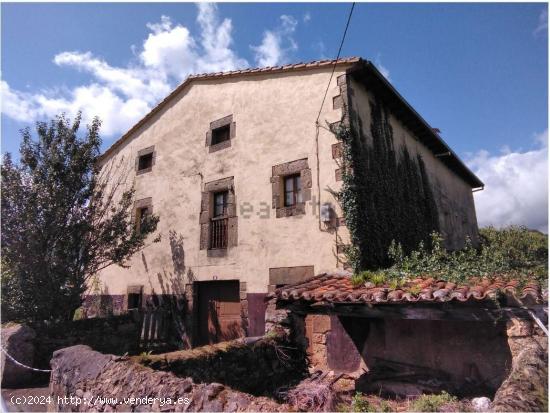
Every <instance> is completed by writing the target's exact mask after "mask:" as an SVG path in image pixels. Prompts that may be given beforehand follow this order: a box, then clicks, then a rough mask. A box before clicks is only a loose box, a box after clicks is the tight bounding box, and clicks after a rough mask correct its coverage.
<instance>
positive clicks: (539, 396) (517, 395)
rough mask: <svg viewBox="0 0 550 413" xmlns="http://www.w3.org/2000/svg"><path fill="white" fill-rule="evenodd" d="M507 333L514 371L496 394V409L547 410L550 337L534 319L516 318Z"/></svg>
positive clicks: (509, 323) (502, 410)
mask: <svg viewBox="0 0 550 413" xmlns="http://www.w3.org/2000/svg"><path fill="white" fill-rule="evenodd" d="M506 333H507V336H508V344H509V346H510V350H511V352H512V370H511V372H510V374H509V375H508V377H507V378H506V380H505V381H504V383H502V386H500V388H499V389H498V391H497V393H496V394H495V399H494V401H493V410H494V411H496V412H512V411H514V412H520V411H521V412H547V411H548V337H546V336H544V335H543V334H542V332H540V331H538V329H537V328H535V326H534V325H533V323H532V322H531V321H528V320H519V319H513V320H510V321H509V322H508V325H507V329H506Z"/></svg>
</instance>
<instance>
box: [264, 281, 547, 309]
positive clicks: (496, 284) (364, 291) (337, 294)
mask: <svg viewBox="0 0 550 413" xmlns="http://www.w3.org/2000/svg"><path fill="white" fill-rule="evenodd" d="M501 293H506V294H509V295H513V296H514V297H515V298H516V299H520V300H524V299H528V300H529V301H530V302H531V303H541V302H543V301H544V300H547V297H548V291H546V290H544V291H541V288H540V286H539V285H538V284H536V283H534V282H529V283H527V284H526V285H525V286H523V287H521V288H520V282H519V281H518V280H504V279H502V278H499V277H495V278H494V279H489V278H484V279H481V280H479V279H475V278H472V279H470V280H469V281H468V282H467V283H465V284H464V285H459V284H456V283H453V282H447V281H442V280H435V279H433V278H426V279H422V278H417V279H414V280H412V281H408V282H406V283H405V284H404V285H403V286H401V287H398V288H394V289H392V288H389V287H388V286H379V287H374V286H372V285H365V284H363V285H359V286H354V285H353V284H352V282H351V276H350V274H343V273H336V274H320V275H317V276H315V277H313V278H310V279H308V280H305V281H303V282H301V283H297V284H294V285H288V286H284V287H281V288H278V289H277V290H275V292H274V293H272V294H271V296H272V297H273V296H274V297H277V299H278V300H282V301H297V300H304V301H312V302H331V303H349V304H352V303H366V304H376V303H405V302H407V303H412V302H447V301H453V300H454V301H459V302H465V301H472V300H477V301H481V300H487V299H494V298H496V297H497V296H498V295H499V294H501Z"/></svg>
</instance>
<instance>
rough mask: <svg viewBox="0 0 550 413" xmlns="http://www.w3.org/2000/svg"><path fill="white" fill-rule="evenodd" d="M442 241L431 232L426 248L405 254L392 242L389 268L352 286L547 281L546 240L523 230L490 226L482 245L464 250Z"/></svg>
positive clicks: (358, 277) (359, 276)
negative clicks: (481, 280) (420, 279)
mask: <svg viewBox="0 0 550 413" xmlns="http://www.w3.org/2000/svg"><path fill="white" fill-rule="evenodd" d="M443 241H444V240H443V238H442V237H441V235H439V234H437V233H432V234H431V241H430V245H431V247H430V248H427V247H426V246H425V244H424V243H423V242H421V243H420V244H419V245H418V248H417V249H415V250H413V251H412V252H411V253H410V254H408V255H405V254H404V253H403V248H402V247H401V245H400V244H397V243H395V242H392V243H391V245H390V248H389V251H388V256H389V257H390V259H391V260H392V262H393V265H392V266H391V267H390V268H385V269H380V270H378V271H362V272H360V273H357V274H356V275H354V277H353V279H352V282H353V283H354V284H356V285H357V284H362V283H364V282H372V283H373V284H375V285H377V286H378V285H381V284H386V285H389V286H390V287H392V288H397V287H398V286H400V285H401V284H402V283H403V282H404V281H406V280H408V279H411V278H414V277H426V276H429V277H433V278H437V279H441V280H446V281H453V282H457V283H464V282H467V281H468V279H470V278H473V277H479V278H482V277H489V278H491V277H494V276H497V275H498V276H501V277H504V278H506V277H513V278H517V279H519V280H520V281H523V282H527V281H539V282H541V283H545V282H546V280H547V278H548V270H547V268H548V244H547V243H548V236H547V235H546V234H542V233H540V232H538V231H532V230H529V229H527V228H525V227H517V226H511V227H507V228H504V229H496V228H493V227H488V228H482V229H481V230H480V245H479V246H478V247H477V248H476V247H474V245H473V244H472V243H471V242H470V240H467V241H466V246H465V247H464V248H463V249H462V250H458V251H447V250H446V249H445V248H444V246H443Z"/></svg>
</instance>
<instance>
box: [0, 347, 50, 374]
mask: <svg viewBox="0 0 550 413" xmlns="http://www.w3.org/2000/svg"><path fill="white" fill-rule="evenodd" d="M0 350H2V353H4V354H5V355H6V356H7V357H8V358H9V359H10V360H11V361H13V362H14V363H15V364H17V365H18V366H21V367H24V368H26V369H29V370H33V371H39V372H41V373H50V372H51V370H43V369H35V368H34V367H30V366H27V365H26V364H23V363H20V362H19V361H17V360H16V359H14V358H13V357H12V356H11V355H10V354H9V353H8V352H7V351H6V349H5V348H4V347H1V346H0Z"/></svg>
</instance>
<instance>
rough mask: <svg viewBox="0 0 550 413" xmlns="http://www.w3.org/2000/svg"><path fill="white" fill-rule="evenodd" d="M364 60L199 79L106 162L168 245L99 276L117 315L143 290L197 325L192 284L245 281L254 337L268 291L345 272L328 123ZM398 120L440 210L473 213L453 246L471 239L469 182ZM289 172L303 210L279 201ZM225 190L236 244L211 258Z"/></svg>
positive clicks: (361, 100)
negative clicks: (425, 168)
mask: <svg viewBox="0 0 550 413" xmlns="http://www.w3.org/2000/svg"><path fill="white" fill-rule="evenodd" d="M363 63H364V62H363V61H362V60H360V59H347V60H343V61H341V62H339V63H338V64H337V65H336V68H335V71H334V75H333V76H332V79H331V71H332V69H333V64H332V62H328V64H327V63H323V64H310V65H291V66H289V67H288V68H281V69H276V70H266V71H243V72H237V73H233V74H229V75H213V76H197V77H194V78H191V79H189V80H188V81H186V82H185V83H184V84H183V85H182V86H180V87H179V88H178V89H176V91H175V92H173V93H172V94H171V95H170V96H169V97H168V98H167V99H166V100H165V101H164V102H162V103H161V104H160V105H159V106H158V107H157V108H156V109H155V110H154V111H153V112H152V113H151V114H149V115H147V117H146V118H145V119H144V120H142V121H140V123H138V124H137V125H136V126H135V127H134V128H132V129H131V130H130V131H129V132H128V133H127V134H126V135H125V136H124V137H123V138H121V139H120V140H119V141H118V142H117V143H115V145H113V146H112V147H111V148H110V149H109V150H107V152H106V153H105V154H104V155H103V157H102V164H103V166H104V167H107V166H108V165H109V164H110V163H113V162H114V163H118V162H123V163H125V164H127V165H128V167H127V168H126V169H127V170H128V171H129V172H128V177H127V179H126V180H127V183H128V185H131V184H132V183H133V185H134V187H135V190H136V195H135V197H136V201H137V202H142V203H145V204H147V205H148V206H150V207H151V208H152V211H153V213H155V214H158V215H159V217H160V222H159V226H158V232H159V233H160V234H161V236H162V239H161V241H160V242H159V243H153V244H151V245H149V246H147V247H146V248H145V249H143V251H142V252H140V253H139V254H136V256H134V257H133V258H132V259H131V261H130V268H127V269H125V268H120V267H116V266H111V267H109V268H107V269H105V270H103V271H102V272H101V274H100V275H99V281H100V282H99V284H98V285H99V288H98V289H96V290H95V293H99V294H102V295H104V296H112V297H114V301H115V302H117V303H118V304H117V305H116V306H115V307H118V308H117V309H115V312H116V311H124V310H125V308H126V307H127V303H128V298H127V294H128V292H129V291H136V290H135V289H136V288H137V287H139V288H141V292H142V293H143V294H144V295H145V296H147V295H154V294H158V295H177V296H181V297H185V299H186V301H187V303H188V306H189V314H188V316H187V321H188V322H190V323H192V318H193V317H192V314H193V311H192V310H191V309H192V307H193V301H194V300H195V301H196V300H197V292H196V291H197V289H196V288H194V287H193V286H194V285H196V284H197V283H198V282H203V281H214V280H216V281H223V280H238V281H239V296H240V300H241V308H242V316H243V320H245V321H244V323H243V325H244V330H245V331H246V330H249V331H248V333H250V330H252V331H259V330H261V328H262V327H261V325H260V324H262V322H263V321H262V320H261V319H262V316H261V312H262V311H263V308H264V307H263V303H262V300H263V296H264V295H265V294H266V293H267V292H268V289H269V288H270V286H271V288H273V287H274V286H276V285H280V284H286V283H291V282H297V281H300V280H301V279H303V278H305V277H308V276H311V275H313V274H317V273H320V272H323V271H330V270H334V269H335V268H343V267H344V256H343V254H342V248H341V247H342V245H345V244H347V243H348V242H349V235H348V233H347V229H346V227H345V225H344V221H343V218H342V212H341V210H340V208H339V206H338V204H337V202H336V200H335V199H334V196H333V195H332V194H331V191H329V190H327V189H333V190H338V189H339V188H340V186H341V177H340V174H339V171H338V159H337V158H338V151H337V144H338V141H337V139H336V138H335V136H334V135H333V134H332V133H331V132H330V131H328V130H327V128H326V127H325V125H326V124H327V122H328V123H333V122H337V121H339V120H341V118H342V115H343V109H344V108H345V106H346V104H347V103H348V99H347V97H346V96H343V94H345V93H347V91H346V90H345V88H343V87H342V84H343V80H344V79H346V73H347V72H349V71H350V70H351V69H352V68H354V67H355V66H356V65H357V64H363ZM329 79H331V81H330V84H329V87H328V94H327V97H326V100H325V103H324V105H323V106H322V109H321V112H320V116H319V125H320V126H321V127H317V125H316V119H317V116H318V113H319V108H320V106H321V102H322V101H323V95H324V93H325V89H326V87H327V83H328V82H329ZM358 82H359V81H357V80H353V79H350V80H349V82H347V85H348V90H349V89H350V88H353V89H354V90H356V91H357V93H355V94H354V100H353V101H352V102H353V103H352V104H353V105H354V107H355V108H356V111H357V112H358V113H360V116H363V117H365V123H367V122H368V119H367V117H368V113H367V111H366V110H365V111H363V110H362V108H363V107H364V108H366V107H367V106H368V96H369V92H368V91H367V90H366V89H365V87H364V85H360V84H359V83H358ZM392 122H393V124H394V128H395V130H396V132H397V133H396V136H397V137H398V139H399V140H400V144H405V145H410V146H411V147H413V148H414V150H416V151H419V152H421V153H422V155H423V156H424V157H425V159H426V160H427V164H428V165H429V173H430V179H431V180H432V179H433V182H434V187H435V188H437V190H436V193H437V194H438V197H439V198H440V200H439V201H438V202H440V203H441V204H442V205H446V208H447V210H449V211H451V212H450V213H451V214H452V211H454V210H459V211H460V214H462V215H461V216H466V219H467V225H465V224H464V221H460V222H459V223H453V224H452V225H450V226H447V227H445V228H448V231H449V233H451V234H452V236H453V237H454V238H453V239H455V238H456V243H457V244H459V243H460V242H463V240H464V236H465V235H466V234H468V235H472V236H475V234H476V233H477V224H476V219H475V210H474V204H473V197H472V194H471V188H472V185H471V184H470V183H468V182H466V181H465V180H464V179H463V178H462V177H460V176H458V175H457V174H456V173H454V172H453V171H452V170H451V169H449V168H448V167H447V166H446V165H445V164H443V163H442V161H441V160H439V159H438V158H436V157H435V156H434V154H433V153H432V152H431V151H430V150H429V149H427V148H425V147H423V146H422V145H421V144H420V143H419V142H418V141H417V140H416V139H415V138H414V135H413V134H412V132H410V131H408V130H407V129H406V128H405V127H402V126H401V125H400V122H399V119H398V118H392ZM218 124H219V125H222V126H223V125H228V126H227V127H228V128H229V129H228V131H229V132H228V133H230V139H229V140H227V141H224V142H223V143H221V144H220V143H218V144H215V142H214V141H213V138H212V131H213V128H214V127H217V125H218ZM140 151H141V152H140ZM144 153H145V154H148V153H152V154H153V162H152V165H151V166H150V167H148V168H147V170H146V171H143V172H139V173H138V172H136V170H137V164H138V161H137V160H136V159H138V157H139V156H140V155H141V154H144ZM335 158H336V159H335ZM287 173H292V174H298V175H299V176H300V177H301V185H302V196H303V201H304V204H302V205H300V207H299V208H285V207H284V205H283V203H282V202H283V201H282V196H283V195H284V194H283V193H282V191H284V189H283V188H282V186H281V185H283V181H282V180H281V179H283V178H284V176H286V174H287ZM220 189H223V190H227V191H228V200H227V202H228V216H229V218H228V220H229V221H228V222H229V224H228V225H229V229H228V230H227V231H228V237H229V239H228V245H227V248H223V249H221V250H219V249H218V250H211V249H209V245H210V244H209V243H208V237H209V236H210V235H209V226H208V225H211V223H212V220H211V218H212V208H213V204H212V202H213V198H212V194H213V193H215V191H217V190H220ZM326 203H328V204H330V205H331V214H330V215H331V220H330V222H329V223H327V222H324V221H323V222H322V221H321V218H320V205H323V204H326ZM441 219H442V220H445V219H447V218H445V216H442V217H441ZM453 222H454V221H453ZM411 225H414V223H411ZM201 233H202V234H201ZM253 303H254V304H253ZM249 306H254V308H253V309H252V308H250V309H249ZM259 314H260V315H259ZM249 318H250V320H249ZM249 321H250V323H249Z"/></svg>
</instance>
